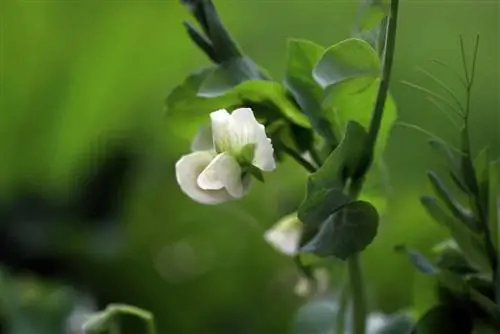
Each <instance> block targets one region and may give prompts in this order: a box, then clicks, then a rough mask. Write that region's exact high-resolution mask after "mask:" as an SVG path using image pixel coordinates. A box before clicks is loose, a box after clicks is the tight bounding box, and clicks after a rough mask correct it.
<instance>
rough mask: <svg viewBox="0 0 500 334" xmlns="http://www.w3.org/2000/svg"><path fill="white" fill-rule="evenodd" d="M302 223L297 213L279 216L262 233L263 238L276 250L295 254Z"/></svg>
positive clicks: (286, 253) (290, 254)
mask: <svg viewBox="0 0 500 334" xmlns="http://www.w3.org/2000/svg"><path fill="white" fill-rule="evenodd" d="M301 234H302V223H301V221H300V220H299V219H298V218H297V213H293V214H289V215H287V216H284V217H283V218H281V219H280V220H279V221H278V222H277V223H276V224H275V225H274V226H273V227H272V228H271V229H269V230H267V231H266V233H265V234H264V239H265V240H266V241H267V242H268V243H269V244H270V245H271V246H273V247H274V248H275V249H276V250H278V251H280V252H281V253H283V254H285V255H289V256H293V255H295V253H296V252H297V250H298V246H299V241H300V236H301Z"/></svg>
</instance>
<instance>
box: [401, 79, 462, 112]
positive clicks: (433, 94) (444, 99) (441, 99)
mask: <svg viewBox="0 0 500 334" xmlns="http://www.w3.org/2000/svg"><path fill="white" fill-rule="evenodd" d="M401 83H403V84H405V85H407V86H410V87H412V88H415V89H417V90H420V91H422V92H424V93H427V94H429V95H431V96H433V97H434V98H436V99H438V100H439V101H441V102H443V103H444V104H446V106H447V107H448V108H450V109H451V110H453V112H454V113H455V114H457V115H458V116H460V118H464V115H463V114H462V113H460V111H459V110H457V108H456V107H455V106H453V104H451V103H450V102H449V101H448V100H447V99H446V98H445V97H443V96H442V95H440V94H438V93H436V92H433V91H432V90H430V89H427V88H425V87H422V86H419V85H417V84H414V83H411V82H408V81H401Z"/></svg>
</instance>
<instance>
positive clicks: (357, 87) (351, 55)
mask: <svg viewBox="0 0 500 334" xmlns="http://www.w3.org/2000/svg"><path fill="white" fill-rule="evenodd" d="M380 69H381V65H380V59H379V58H378V55H377V52H376V51H375V50H374V49H373V48H372V47H371V45H370V44H368V43H367V42H365V41H364V40H362V39H358V38H350V39H347V40H344V41H342V42H339V43H337V44H335V45H333V46H331V47H329V48H328V49H327V50H326V51H325V52H324V53H323V55H322V56H321V59H320V60H319V61H318V63H317V64H316V66H315V67H314V70H313V76H314V79H315V80H316V82H317V83H318V84H319V85H320V86H321V87H323V88H324V89H328V90H330V89H333V88H335V87H337V86H339V85H340V84H343V87H344V88H343V90H346V91H348V92H350V93H353V92H360V91H362V90H364V89H366V88H367V87H368V86H370V84H371V83H372V82H373V81H374V80H375V79H377V78H378V77H379V75H380Z"/></svg>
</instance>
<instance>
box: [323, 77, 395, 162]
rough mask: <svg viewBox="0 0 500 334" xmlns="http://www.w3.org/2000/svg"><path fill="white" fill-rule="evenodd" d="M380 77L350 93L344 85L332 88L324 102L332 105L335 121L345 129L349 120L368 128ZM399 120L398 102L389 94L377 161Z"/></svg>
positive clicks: (378, 144)
mask: <svg viewBox="0 0 500 334" xmlns="http://www.w3.org/2000/svg"><path fill="white" fill-rule="evenodd" d="M379 83H380V79H376V80H374V81H372V82H371V84H370V85H369V86H368V87H367V88H366V89H365V90H363V91H362V92H358V93H355V94H353V93H350V92H349V90H344V85H339V86H338V87H335V88H334V89H332V90H330V92H329V94H328V96H327V97H326V99H325V101H324V103H325V104H326V105H329V106H332V107H333V109H334V113H333V114H332V117H333V122H334V123H335V124H337V125H338V126H339V128H341V129H344V128H345V125H346V124H347V123H348V122H349V121H356V122H358V123H360V124H361V125H362V126H363V127H364V128H365V129H366V130H368V128H369V126H370V122H371V117H372V112H373V108H374V105H375V100H376V98H377V93H378V87H379ZM396 120H397V110H396V103H395V101H394V99H393V98H392V96H391V95H390V94H389V95H388V96H387V100H386V102H385V108H384V116H383V119H382V124H381V127H380V131H379V134H378V137H377V142H376V145H375V161H378V160H380V158H381V157H382V154H383V152H384V150H385V147H386V144H387V141H388V139H389V135H390V133H391V129H392V127H393V125H394V123H395V122H396Z"/></svg>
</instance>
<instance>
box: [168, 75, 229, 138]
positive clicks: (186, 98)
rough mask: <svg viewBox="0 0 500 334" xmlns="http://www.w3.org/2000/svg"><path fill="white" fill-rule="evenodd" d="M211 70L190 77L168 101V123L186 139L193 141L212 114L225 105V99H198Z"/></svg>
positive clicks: (171, 94)
mask: <svg viewBox="0 0 500 334" xmlns="http://www.w3.org/2000/svg"><path fill="white" fill-rule="evenodd" d="M211 70H212V69H211V68H206V69H203V70H200V71H198V72H196V73H193V74H191V75H189V76H188V77H187V78H186V79H185V80H184V82H183V83H182V84H180V85H179V86H177V87H176V88H174V89H173V90H172V92H171V93H170V94H169V96H168V97H167V100H166V108H167V111H166V113H167V122H168V123H171V124H172V125H174V126H171V130H172V131H174V132H175V133H176V134H177V135H179V136H182V137H184V138H188V139H192V138H193V137H194V134H195V133H196V131H197V130H198V128H199V127H200V126H201V125H202V124H205V123H208V122H209V117H208V115H209V114H210V112H212V111H215V110H217V109H220V108H221V105H223V104H225V101H224V99H223V98H219V99H206V98H201V97H197V94H198V90H199V88H200V86H201V84H202V82H203V80H205V78H206V77H207V75H208V74H209V73H210V72H211Z"/></svg>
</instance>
